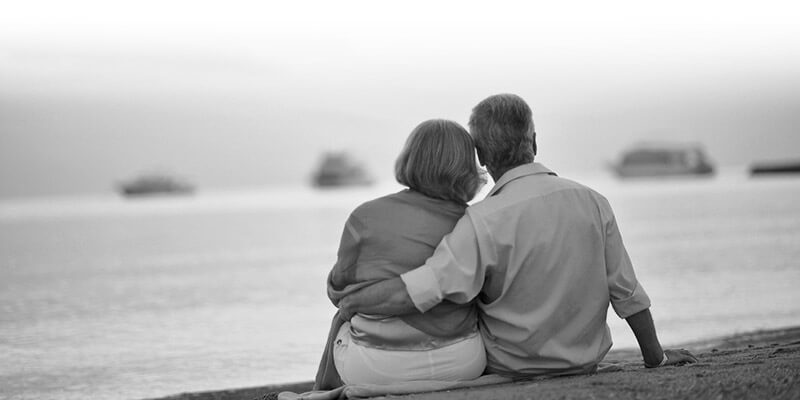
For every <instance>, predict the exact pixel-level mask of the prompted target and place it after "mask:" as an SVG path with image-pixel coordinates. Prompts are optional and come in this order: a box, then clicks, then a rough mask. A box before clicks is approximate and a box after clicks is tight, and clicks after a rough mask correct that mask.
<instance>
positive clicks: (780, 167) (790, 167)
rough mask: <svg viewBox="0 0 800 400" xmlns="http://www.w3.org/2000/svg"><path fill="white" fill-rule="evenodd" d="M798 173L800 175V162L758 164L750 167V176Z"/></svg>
mask: <svg viewBox="0 0 800 400" xmlns="http://www.w3.org/2000/svg"><path fill="white" fill-rule="evenodd" d="M798 173H800V160H793V161H772V162H758V163H755V164H753V165H752V166H750V175H765V174H798Z"/></svg>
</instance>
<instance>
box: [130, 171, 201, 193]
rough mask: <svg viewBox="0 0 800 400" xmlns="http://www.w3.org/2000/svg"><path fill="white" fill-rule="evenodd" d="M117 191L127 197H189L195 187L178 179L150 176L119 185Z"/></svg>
mask: <svg viewBox="0 0 800 400" xmlns="http://www.w3.org/2000/svg"><path fill="white" fill-rule="evenodd" d="M117 190H118V191H119V192H120V194H122V195H123V196H126V197H134V196H153V195H188V194H192V193H194V190H195V188H194V185H191V184H189V183H187V182H184V181H181V180H178V179H177V178H174V177H171V176H168V175H161V174H149V175H142V176H140V177H138V178H135V179H132V180H129V181H126V182H122V183H119V184H118V185H117Z"/></svg>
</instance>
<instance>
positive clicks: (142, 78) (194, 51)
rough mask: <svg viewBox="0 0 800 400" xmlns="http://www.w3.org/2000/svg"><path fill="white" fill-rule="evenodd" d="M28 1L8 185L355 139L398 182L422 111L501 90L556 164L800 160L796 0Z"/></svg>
mask: <svg viewBox="0 0 800 400" xmlns="http://www.w3.org/2000/svg"><path fill="white" fill-rule="evenodd" d="M548 3H553V4H546V5H541V6H540V5H523V2H519V3H516V2H502V1H495V2H475V3H470V2H464V1H453V2H433V1H430V2H428V1H420V2H415V1H404V2H402V3H396V6H389V5H385V3H384V2H375V1H364V2H343V1H297V2H279V3H278V2H276V4H275V5H271V4H269V3H266V2H260V1H253V2H238V1H225V2H222V1H220V2H203V1H164V0H159V1H136V2H125V3H120V2H114V1H68V2H66V1H24V2H23V1H20V2H12V3H11V4H7V5H4V7H3V11H2V14H0V198H2V197H6V198H7V197H24V196H42V195H52V194H79V193H103V192H110V191H111V190H112V185H113V183H114V182H115V181H117V180H121V179H126V178H131V177H133V176H136V175H137V174H139V173H142V172H147V171H152V170H159V171H167V172H172V173H175V174H177V175H180V176H185V177H188V178H189V179H191V180H192V181H193V182H195V183H197V184H198V185H199V186H200V187H201V189H202V188H204V187H206V188H211V187H219V188H225V187H243V186H260V185H271V184H303V183H305V182H307V180H308V177H309V175H310V174H311V173H312V170H313V168H314V167H315V166H316V164H317V162H318V160H319V156H320V154H321V153H322V152H323V151H326V150H335V149H347V150H349V151H351V152H352V153H353V154H354V155H355V156H357V157H358V158H360V159H362V160H364V161H365V162H366V163H367V165H368V167H369V169H370V170H371V171H372V173H373V174H374V175H376V176H378V177H380V178H388V177H390V176H391V170H392V165H393V162H394V158H395V156H396V155H397V153H398V152H399V150H400V147H401V146H402V144H403V142H404V140H405V138H406V136H407V135H408V133H409V132H410V131H411V129H413V127H414V126H415V125H416V124H417V123H419V122H421V121H423V120H425V119H428V118H449V119H453V120H456V121H458V122H460V123H462V124H466V122H467V120H468V118H469V112H470V110H471V108H472V106H474V105H475V104H476V103H477V102H479V101H480V100H482V99H483V98H485V97H486V96H488V95H491V94H495V93H501V92H512V93H516V94H519V95H521V96H522V97H523V98H525V99H526V100H527V101H528V103H529V104H530V105H531V107H532V108H533V111H534V119H535V121H536V126H537V132H538V134H539V149H540V156H539V160H541V161H542V162H544V163H545V164H547V165H548V166H549V167H551V168H553V169H555V170H557V171H559V170H563V171H579V170H600V169H603V168H605V165H606V163H607V162H609V161H612V160H614V159H616V158H617V157H618V156H619V153H620V151H621V150H622V149H624V148H625V147H627V146H629V145H631V144H632V143H635V142H637V141H641V140H669V141H679V142H698V143H702V144H703V145H705V148H706V150H707V151H708V153H709V155H710V157H711V158H712V159H713V160H714V161H715V162H716V163H717V164H719V165H746V164H749V163H750V162H752V161H754V160H762V159H783V158H800V131H799V130H798V126H800V73H798V71H800V24H798V23H797V21H798V20H800V13H798V9H800V7H798V6H794V5H792V3H790V2H776V3H773V2H768V1H767V2H765V1H761V2H743V3H737V2H695V1H692V2H668V3H663V4H660V5H658V6H653V5H645V4H643V3H645V2H634V1H631V2H548Z"/></svg>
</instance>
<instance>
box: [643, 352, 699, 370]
mask: <svg viewBox="0 0 800 400" xmlns="http://www.w3.org/2000/svg"><path fill="white" fill-rule="evenodd" d="M696 362H697V357H695V356H694V354H692V353H691V352H690V351H689V350H686V349H678V350H674V349H672V350H664V355H663V358H662V360H661V362H660V363H659V364H653V365H650V364H647V363H645V364H644V366H645V367H647V368H658V367H666V366H668V365H684V364H692V363H696Z"/></svg>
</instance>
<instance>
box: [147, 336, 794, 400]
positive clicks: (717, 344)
mask: <svg viewBox="0 0 800 400" xmlns="http://www.w3.org/2000/svg"><path fill="white" fill-rule="evenodd" d="M679 347H683V348H686V349H689V350H692V351H693V352H694V353H695V355H697V358H698V360H699V362H698V363H697V364H692V365H688V366H682V367H663V368H657V369H646V368H644V367H643V365H642V361H641V355H640V354H639V352H638V350H620V351H612V352H610V353H609V354H608V356H607V357H606V359H605V361H606V362H612V363H615V364H616V365H618V366H619V367H620V370H618V371H615V372H602V373H598V374H595V375H583V376H573V377H561V378H534V379H530V380H524V381H518V382H514V383H508V384H502V385H493V386H485V387H480V388H472V389H463V390H452V391H444V392H433V393H423V394H413V395H407V396H391V397H392V398H397V397H402V398H404V399H408V400H412V399H413V400H456V399H475V400H478V399H515V400H516V399H519V400H523V399H686V398H702V399H764V398H770V399H800V327H794V328H787V329H780V330H770V331H759V332H753V333H747V334H739V335H732V336H729V337H724V338H719V339H715V340H709V341H703V342H694V343H686V344H684V345H682V346H679ZM310 387H311V382H300V383H293V384H278V385H268V386H262V387H254V388H244V389H231V390H221V391H213V392H200V393H183V394H178V395H174V396H169V397H164V398H161V399H159V400H253V399H270V398H274V396H275V393H277V392H279V391H293V392H302V391H306V390H309V389H310Z"/></svg>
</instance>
